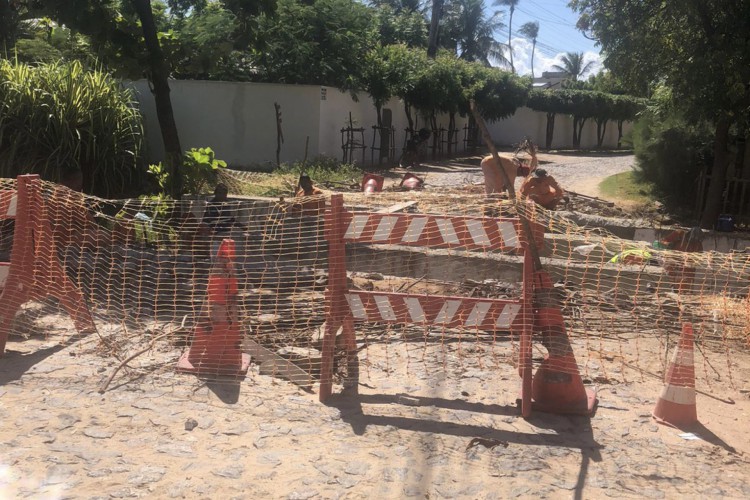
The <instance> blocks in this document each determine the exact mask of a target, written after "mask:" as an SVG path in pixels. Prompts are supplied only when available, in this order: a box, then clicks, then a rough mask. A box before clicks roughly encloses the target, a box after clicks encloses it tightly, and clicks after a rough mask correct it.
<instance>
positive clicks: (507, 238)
mask: <svg viewBox="0 0 750 500" xmlns="http://www.w3.org/2000/svg"><path fill="white" fill-rule="evenodd" d="M497 228H498V229H499V230H500V235H501V236H502V237H503V246H504V247H513V248H518V245H519V243H518V235H517V234H516V225H515V224H513V223H512V222H510V221H507V220H506V221H500V222H498V223H497Z"/></svg>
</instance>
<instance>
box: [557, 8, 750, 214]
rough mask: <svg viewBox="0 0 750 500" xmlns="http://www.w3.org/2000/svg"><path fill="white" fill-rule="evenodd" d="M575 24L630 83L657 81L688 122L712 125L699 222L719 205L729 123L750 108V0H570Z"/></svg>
mask: <svg viewBox="0 0 750 500" xmlns="http://www.w3.org/2000/svg"><path fill="white" fill-rule="evenodd" d="M571 6H572V7H573V8H574V9H575V10H577V11H578V12H579V13H580V18H579V23H578V27H579V28H580V29H582V30H584V31H586V32H587V33H589V34H590V36H592V37H594V38H596V40H598V42H599V43H600V45H601V47H602V50H603V52H604V53H605V54H606V55H607V57H606V60H605V64H606V66H607V67H608V68H609V69H610V70H611V71H613V72H614V73H615V74H617V75H618V76H620V77H622V78H623V79H625V80H626V82H627V83H630V84H632V85H634V86H638V85H642V84H643V83H647V84H648V83H653V82H656V81H661V82H664V83H665V84H666V85H668V86H669V88H670V89H671V91H672V93H673V96H674V97H675V99H676V101H677V102H679V103H680V104H681V106H682V107H683V108H684V110H685V113H686V115H687V117H688V118H689V119H690V120H692V121H697V120H707V121H709V122H711V123H712V124H713V128H714V143H713V165H712V167H711V182H710V184H709V191H708V195H707V201H706V206H705V209H704V211H703V214H702V216H701V220H700V224H701V226H702V227H704V228H709V227H712V226H713V224H714V223H715V221H716V220H717V217H718V215H719V211H720V209H721V201H722V193H723V191H724V188H725V182H726V174H727V169H728V166H729V163H730V159H731V157H730V152H729V139H730V129H731V127H732V126H733V125H743V124H744V123H746V122H747V120H748V113H747V110H748V108H749V107H750V85H749V84H748V82H750V50H748V45H747V36H746V34H747V33H750V1H748V0H736V1H725V0H702V1H688V2H663V1H661V0H573V1H572V2H571Z"/></svg>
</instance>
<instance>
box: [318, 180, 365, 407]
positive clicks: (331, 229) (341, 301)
mask: <svg viewBox="0 0 750 500" xmlns="http://www.w3.org/2000/svg"><path fill="white" fill-rule="evenodd" d="M343 215H344V196H343V195H342V194H335V195H333V196H332V197H331V209H330V211H329V212H328V213H326V219H325V224H326V239H327V240H328V288H327V289H326V294H325V301H326V306H327V310H326V326H325V330H324V332H323V349H322V360H321V364H320V392H319V398H320V401H321V402H323V401H325V400H326V399H327V398H328V396H330V395H331V391H332V386H333V357H334V354H335V348H336V332H337V331H338V329H339V327H341V326H344V325H343V324H344V318H345V316H346V309H347V305H346V297H345V296H344V294H345V293H346V288H347V286H346V245H345V243H344V218H343ZM346 326H347V327H348V328H346V329H348V330H351V332H345V335H346V336H347V337H349V335H353V328H351V327H350V325H346ZM347 347H349V346H348V345H347ZM355 347H356V345H355Z"/></svg>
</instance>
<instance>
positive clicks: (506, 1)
mask: <svg viewBox="0 0 750 500" xmlns="http://www.w3.org/2000/svg"><path fill="white" fill-rule="evenodd" d="M518 2H519V0H495V3H494V5H507V6H508V7H510V18H509V19H508V50H510V70H511V71H512V72H513V73H515V72H516V68H515V66H513V47H512V46H511V44H510V35H511V33H512V32H513V12H514V11H515V10H516V5H518Z"/></svg>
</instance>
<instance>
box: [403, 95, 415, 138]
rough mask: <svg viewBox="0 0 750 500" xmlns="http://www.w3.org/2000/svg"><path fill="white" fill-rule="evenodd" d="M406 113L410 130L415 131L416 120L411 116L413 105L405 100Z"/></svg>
mask: <svg viewBox="0 0 750 500" xmlns="http://www.w3.org/2000/svg"><path fill="white" fill-rule="evenodd" d="M404 113H406V123H408V124H409V130H411V131H414V120H412V117H411V106H410V105H409V103H408V102H406V100H404Z"/></svg>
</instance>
